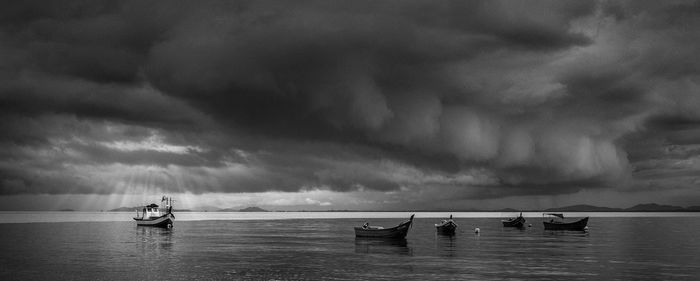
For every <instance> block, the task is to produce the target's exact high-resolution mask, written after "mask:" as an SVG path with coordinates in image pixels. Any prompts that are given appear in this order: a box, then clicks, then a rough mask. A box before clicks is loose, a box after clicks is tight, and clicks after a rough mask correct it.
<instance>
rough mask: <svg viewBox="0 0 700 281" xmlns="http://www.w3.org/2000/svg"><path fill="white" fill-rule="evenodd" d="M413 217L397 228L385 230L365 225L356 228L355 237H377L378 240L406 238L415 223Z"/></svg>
mask: <svg viewBox="0 0 700 281" xmlns="http://www.w3.org/2000/svg"><path fill="white" fill-rule="evenodd" d="M413 216H414V215H411V218H409V219H408V220H407V221H405V222H402V223H400V224H399V225H397V226H395V227H390V228H383V227H381V226H370V225H369V223H365V225H363V226H356V227H355V237H377V238H405V237H406V234H408V229H409V228H411V224H412V223H413Z"/></svg>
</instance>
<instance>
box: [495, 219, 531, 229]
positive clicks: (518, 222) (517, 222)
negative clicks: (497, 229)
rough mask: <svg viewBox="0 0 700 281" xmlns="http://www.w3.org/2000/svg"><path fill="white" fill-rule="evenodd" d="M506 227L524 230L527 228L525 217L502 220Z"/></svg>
mask: <svg viewBox="0 0 700 281" xmlns="http://www.w3.org/2000/svg"><path fill="white" fill-rule="evenodd" d="M501 222H502V223H503V226H504V227H517V228H522V227H524V226H525V218H523V217H517V218H515V219H512V220H502V221H501Z"/></svg>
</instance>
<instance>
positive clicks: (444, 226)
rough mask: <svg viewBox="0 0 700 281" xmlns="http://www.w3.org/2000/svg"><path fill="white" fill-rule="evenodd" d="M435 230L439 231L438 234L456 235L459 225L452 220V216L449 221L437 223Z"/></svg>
mask: <svg viewBox="0 0 700 281" xmlns="http://www.w3.org/2000/svg"><path fill="white" fill-rule="evenodd" d="M435 228H436V229H437V232H438V233H442V234H454V233H455V230H456V229H457V224H456V223H455V222H454V221H453V220H452V215H450V218H449V219H446V220H442V221H441V222H440V223H436V224H435Z"/></svg>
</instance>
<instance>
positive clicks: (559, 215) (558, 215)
mask: <svg viewBox="0 0 700 281" xmlns="http://www.w3.org/2000/svg"><path fill="white" fill-rule="evenodd" d="M547 215H548V216H555V217H559V218H562V219H563V218H564V214H547Z"/></svg>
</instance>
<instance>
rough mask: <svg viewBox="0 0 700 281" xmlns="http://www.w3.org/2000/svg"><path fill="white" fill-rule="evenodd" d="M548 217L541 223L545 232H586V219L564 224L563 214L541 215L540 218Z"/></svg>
mask: <svg viewBox="0 0 700 281" xmlns="http://www.w3.org/2000/svg"><path fill="white" fill-rule="evenodd" d="M545 216H549V217H550V219H549V221H547V220H546V219H545V220H544V221H543V222H542V223H544V229H545V230H578V231H584V230H586V225H587V224H588V217H585V218H582V219H580V220H577V221H571V222H565V221H563V219H564V214H553V213H550V214H542V217H543V218H544V217H545Z"/></svg>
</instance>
